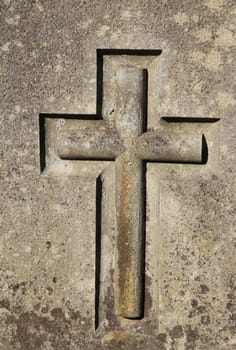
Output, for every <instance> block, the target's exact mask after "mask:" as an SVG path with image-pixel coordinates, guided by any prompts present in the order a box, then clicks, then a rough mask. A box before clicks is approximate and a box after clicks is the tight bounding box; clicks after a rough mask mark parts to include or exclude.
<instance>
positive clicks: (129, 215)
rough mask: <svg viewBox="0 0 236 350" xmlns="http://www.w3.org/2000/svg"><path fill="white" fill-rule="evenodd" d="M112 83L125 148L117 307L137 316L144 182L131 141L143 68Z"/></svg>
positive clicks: (120, 171)
mask: <svg viewBox="0 0 236 350" xmlns="http://www.w3.org/2000/svg"><path fill="white" fill-rule="evenodd" d="M116 86H117V92H116V99H117V103H116V107H117V108H116V128H117V130H118V131H119V134H120V136H121V139H122V140H123V142H124V145H125V149H126V151H125V152H124V153H122V154H121V155H120V156H119V157H118V158H117V159H116V208H117V226H118V237H117V252H118V259H117V267H118V280H117V282H118V309H119V314H120V315H121V316H123V317H125V318H137V317H139V316H140V315H141V314H142V292H143V276H142V275H143V254H142V247H143V239H144V238H143V186H144V184H143V169H142V161H141V160H140V159H139V158H138V157H137V156H136V152H135V143H136V139H137V137H138V136H139V135H140V134H141V133H142V132H143V118H144V116H143V110H144V106H143V104H144V103H145V98H144V71H143V70H141V69H137V68H129V67H123V68H121V69H119V70H118V72H117V75H116Z"/></svg>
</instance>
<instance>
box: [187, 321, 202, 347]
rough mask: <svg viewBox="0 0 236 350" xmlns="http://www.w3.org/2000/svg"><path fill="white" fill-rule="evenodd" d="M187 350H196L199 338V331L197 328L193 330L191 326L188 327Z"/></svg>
mask: <svg viewBox="0 0 236 350" xmlns="http://www.w3.org/2000/svg"><path fill="white" fill-rule="evenodd" d="M185 333H186V343H185V345H186V350H196V341H197V339H198V337H199V335H198V331H197V329H196V328H194V329H192V327H191V326H190V325H187V326H186V329H185Z"/></svg>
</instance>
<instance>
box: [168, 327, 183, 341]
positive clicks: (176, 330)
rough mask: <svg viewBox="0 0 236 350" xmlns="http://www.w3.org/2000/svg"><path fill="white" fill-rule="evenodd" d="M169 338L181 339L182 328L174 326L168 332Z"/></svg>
mask: <svg viewBox="0 0 236 350" xmlns="http://www.w3.org/2000/svg"><path fill="white" fill-rule="evenodd" d="M170 336H171V338H181V337H183V336H184V332H183V327H182V326H181V325H177V326H175V327H174V328H173V329H172V330H170Z"/></svg>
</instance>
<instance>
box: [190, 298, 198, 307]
mask: <svg viewBox="0 0 236 350" xmlns="http://www.w3.org/2000/svg"><path fill="white" fill-rule="evenodd" d="M191 305H192V307H196V306H197V305H198V301H197V300H196V299H192V300H191Z"/></svg>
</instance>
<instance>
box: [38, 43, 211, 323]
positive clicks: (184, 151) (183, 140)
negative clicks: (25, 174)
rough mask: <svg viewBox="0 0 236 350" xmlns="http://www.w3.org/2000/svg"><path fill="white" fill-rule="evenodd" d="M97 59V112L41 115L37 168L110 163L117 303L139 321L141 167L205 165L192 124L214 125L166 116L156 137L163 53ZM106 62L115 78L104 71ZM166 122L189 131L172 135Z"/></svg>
mask: <svg viewBox="0 0 236 350" xmlns="http://www.w3.org/2000/svg"><path fill="white" fill-rule="evenodd" d="M97 55H98V56H97V59H98V65H97V79H98V81H97V114H96V116H86V115H77V116H75V115H73V116H70V115H50V114H43V115H41V119H40V120H41V122H40V130H41V136H40V137H41V170H44V171H46V170H47V168H49V167H50V165H51V164H53V163H55V162H60V161H61V160H75V161H77V160H78V161H81V160H87V161H91V162H93V161H95V160H96V161H98V160H99V161H102V162H106V161H114V162H115V176H116V180H115V198H116V220H117V238H116V246H117V259H116V261H117V264H116V269H117V271H116V274H117V276H118V277H117V282H116V286H115V290H116V299H117V300H116V303H117V305H118V306H117V310H118V313H119V315H120V316H121V317H124V318H128V319H137V318H140V317H142V316H143V300H144V299H145V298H144V295H143V291H144V285H143V284H144V272H145V261H144V260H145V259H144V256H145V190H146V185H145V183H146V182H145V176H146V175H145V173H146V168H145V164H146V162H166V163H191V164H204V163H206V162H207V140H206V138H205V137H204V135H203V133H202V132H201V131H200V130H198V131H197V132H196V130H195V129H192V127H191V125H192V123H212V122H216V121H217V120H218V119H216V118H215V119H214V118H203V119H201V118H199V119H198V118H186V119H185V118H178V117H163V118H162V119H161V123H162V125H163V127H162V129H161V132H160V131H159V130H154V129H153V128H152V125H151V121H152V120H154V119H155V118H157V117H158V116H157V114H156V106H157V103H158V101H157V100H156V99H157V96H158V95H157V93H156V91H157V88H158V87H157V86H156V84H155V77H153V75H154V74H157V75H158V62H159V61H158V60H159V56H160V55H161V51H159V50H137V51H135V50H98V52H97ZM108 58H109V59H110V62H114V63H111V65H110V66H111V69H112V70H113V71H112V72H111V71H110V72H109V71H107V70H105V69H104V61H105V60H106V59H108ZM47 120H52V121H53V123H54V124H53V126H52V124H50V123H49V124H47ZM171 123H172V125H173V123H178V124H179V123H185V124H188V125H189V128H188V125H187V128H184V130H183V131H181V130H180V129H179V128H178V129H177V128H176V130H175V128H173V127H170V124H171ZM50 125H51V126H50ZM58 125H59V127H57V126H58ZM111 190H113V189H111ZM101 259H102V257H101ZM98 283H99V281H98Z"/></svg>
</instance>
